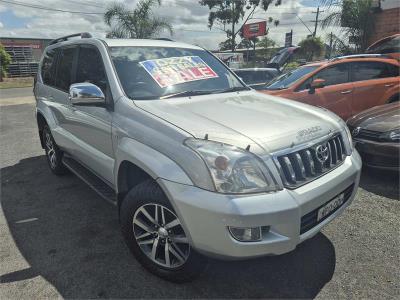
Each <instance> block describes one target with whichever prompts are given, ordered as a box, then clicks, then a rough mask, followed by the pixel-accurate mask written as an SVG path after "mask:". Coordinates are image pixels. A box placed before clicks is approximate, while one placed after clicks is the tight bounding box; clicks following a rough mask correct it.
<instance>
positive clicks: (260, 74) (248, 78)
mask: <svg viewBox="0 0 400 300" xmlns="http://www.w3.org/2000/svg"><path fill="white" fill-rule="evenodd" d="M235 73H236V74H237V75H238V76H239V77H240V78H242V79H243V81H244V82H245V83H246V84H257V83H265V82H268V81H270V80H271V79H272V75H270V74H269V73H268V72H267V71H255V70H254V71H235Z"/></svg>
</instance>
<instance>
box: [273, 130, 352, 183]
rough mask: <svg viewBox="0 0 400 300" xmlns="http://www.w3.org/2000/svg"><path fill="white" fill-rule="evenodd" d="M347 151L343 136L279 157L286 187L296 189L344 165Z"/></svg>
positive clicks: (278, 163) (279, 165)
mask: <svg viewBox="0 0 400 300" xmlns="http://www.w3.org/2000/svg"><path fill="white" fill-rule="evenodd" d="M345 157H346V151H345V147H344V144H343V140H342V137H341V135H336V136H335V137H333V138H331V139H330V140H328V141H325V142H322V143H319V144H316V145H314V146H312V147H309V148H306V149H302V150H299V151H296V152H292V153H289V154H285V155H281V156H278V157H277V158H276V159H275V163H276V164H277V166H278V169H279V172H280V174H281V177H282V181H283V184H284V186H285V187H287V188H290V189H294V188H297V187H299V186H301V185H303V184H305V183H307V182H310V181H312V180H314V179H316V178H318V177H320V176H321V175H322V174H325V173H327V172H329V171H331V170H332V169H334V168H336V167H337V166H339V165H340V164H341V163H343V161H344V159H345Z"/></svg>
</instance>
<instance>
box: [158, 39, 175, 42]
mask: <svg viewBox="0 0 400 300" xmlns="http://www.w3.org/2000/svg"><path fill="white" fill-rule="evenodd" d="M155 40H157V41H167V42H175V41H174V40H171V39H169V38H156V39H155Z"/></svg>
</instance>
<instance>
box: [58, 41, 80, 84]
mask: <svg viewBox="0 0 400 300" xmlns="http://www.w3.org/2000/svg"><path fill="white" fill-rule="evenodd" d="M76 50H77V48H76V47H63V48H61V49H60V51H59V55H58V67H57V80H56V87H57V88H59V89H60V90H63V91H68V90H69V86H70V85H71V83H72V82H73V78H72V76H73V65H74V59H75V54H76Z"/></svg>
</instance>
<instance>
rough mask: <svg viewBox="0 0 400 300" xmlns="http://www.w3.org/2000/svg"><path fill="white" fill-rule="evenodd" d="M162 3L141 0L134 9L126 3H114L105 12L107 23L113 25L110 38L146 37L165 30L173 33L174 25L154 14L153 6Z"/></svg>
mask: <svg viewBox="0 0 400 300" xmlns="http://www.w3.org/2000/svg"><path fill="white" fill-rule="evenodd" d="M155 5H159V6H160V5H161V0H140V1H139V3H138V4H137V5H136V8H135V9H134V10H129V9H128V8H127V7H126V6H125V5H124V4H121V3H114V4H112V5H111V6H110V7H109V8H108V9H107V11H106V12H105V14H104V21H105V23H106V24H107V25H108V26H110V27H111V31H110V32H108V33H107V37H108V38H131V39H145V38H150V37H153V36H155V35H156V34H158V33H160V32H161V31H163V30H166V31H168V32H169V33H170V34H171V35H172V33H173V31H172V25H171V24H170V23H169V22H168V21H167V20H165V19H162V18H159V17H156V16H154V15H153V11H152V7H153V6H155Z"/></svg>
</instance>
